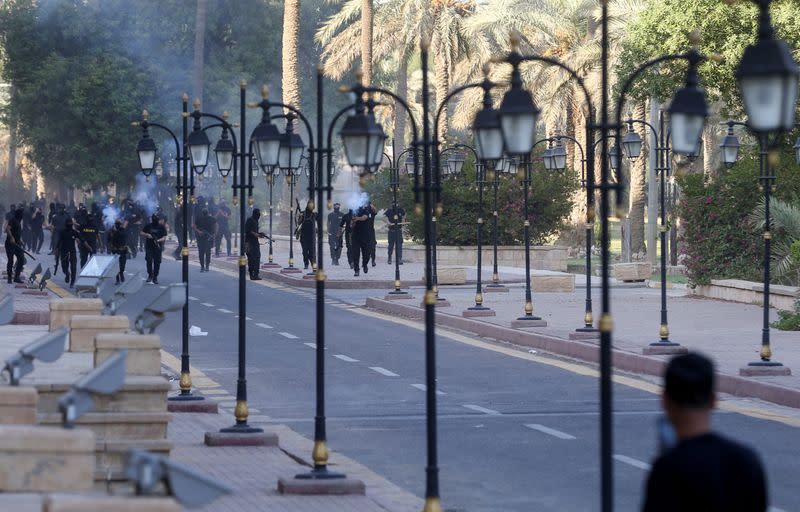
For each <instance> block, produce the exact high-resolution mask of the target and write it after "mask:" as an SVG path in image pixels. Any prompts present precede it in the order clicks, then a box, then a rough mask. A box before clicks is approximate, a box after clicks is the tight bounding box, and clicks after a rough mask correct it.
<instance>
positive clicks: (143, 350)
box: [94, 332, 161, 375]
mask: <svg viewBox="0 0 800 512" xmlns="http://www.w3.org/2000/svg"><path fill="white" fill-rule="evenodd" d="M94 343H95V350H94V366H95V367H97V365H99V364H100V363H102V362H103V361H105V360H106V359H108V358H109V357H111V355H113V354H114V353H115V352H117V351H119V350H123V349H127V350H128V357H127V358H126V359H125V374H126V375H160V374H161V338H160V337H159V336H158V335H155V334H130V333H123V334H120V333H107V332H106V333H100V334H97V335H96V336H95V338H94Z"/></svg>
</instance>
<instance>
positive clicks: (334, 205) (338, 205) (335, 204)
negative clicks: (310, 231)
mask: <svg viewBox="0 0 800 512" xmlns="http://www.w3.org/2000/svg"><path fill="white" fill-rule="evenodd" d="M341 206H342V205H340V204H339V203H333V211H335V212H338V211H339V208H341Z"/></svg>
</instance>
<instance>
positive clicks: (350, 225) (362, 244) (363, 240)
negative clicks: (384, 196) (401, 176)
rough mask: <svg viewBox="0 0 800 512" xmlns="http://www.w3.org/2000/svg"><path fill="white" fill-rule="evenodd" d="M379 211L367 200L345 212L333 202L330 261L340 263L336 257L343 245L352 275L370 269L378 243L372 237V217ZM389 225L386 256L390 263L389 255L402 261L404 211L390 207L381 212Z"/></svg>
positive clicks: (373, 233)
mask: <svg viewBox="0 0 800 512" xmlns="http://www.w3.org/2000/svg"><path fill="white" fill-rule="evenodd" d="M377 214H378V210H377V209H376V208H375V206H374V205H373V204H372V202H371V201H368V202H367V204H365V205H362V206H359V207H358V208H356V210H355V211H353V210H352V209H349V210H348V211H347V213H342V211H341V204H340V203H335V204H334V205H333V211H332V212H330V213H329V214H328V245H329V247H330V253H331V264H332V265H339V258H341V255H342V247H343V246H344V247H345V248H346V255H347V263H348V264H349V265H350V268H351V269H353V270H354V271H355V273H354V276H358V275H360V273H361V270H362V269H363V271H364V273H365V274H366V273H368V272H369V267H370V264H371V265H372V266H373V267H374V266H375V265H376V263H375V253H376V249H377V246H378V242H377V240H376V238H375V218H376V216H377ZM384 216H385V217H386V222H387V225H388V235H389V259H388V263H389V264H391V263H392V255H394V257H395V258H397V263H398V264H400V265H402V264H403V225H405V224H406V223H405V216H406V212H405V210H404V209H403V208H402V207H400V206H398V207H396V208H395V207H394V206H392V207H390V208H389V209H387V210H386V211H385V212H384Z"/></svg>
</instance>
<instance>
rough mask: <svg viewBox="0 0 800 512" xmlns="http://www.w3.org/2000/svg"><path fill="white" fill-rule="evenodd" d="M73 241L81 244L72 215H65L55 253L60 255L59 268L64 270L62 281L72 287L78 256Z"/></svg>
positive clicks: (75, 275)
mask: <svg viewBox="0 0 800 512" xmlns="http://www.w3.org/2000/svg"><path fill="white" fill-rule="evenodd" d="M75 242H78V243H79V244H82V243H83V242H82V241H81V234H80V233H79V232H78V230H76V229H75V226H74V225H73V223H72V217H67V220H66V222H65V223H64V229H63V230H61V233H60V235H59V237H58V246H56V254H58V255H59V256H60V257H61V270H63V271H64V282H65V283H68V284H69V287H70V288H72V287H73V286H74V285H75V278H76V277H77V265H78V257H77V253H76V250H75Z"/></svg>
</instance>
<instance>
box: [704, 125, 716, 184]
mask: <svg viewBox="0 0 800 512" xmlns="http://www.w3.org/2000/svg"><path fill="white" fill-rule="evenodd" d="M718 154H719V141H718V140H717V127H716V123H713V124H712V123H706V125H705V127H704V128H703V176H704V177H705V179H706V181H711V180H712V179H714V178H715V177H716V175H717V169H719V158H718V157H717V155H718Z"/></svg>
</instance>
